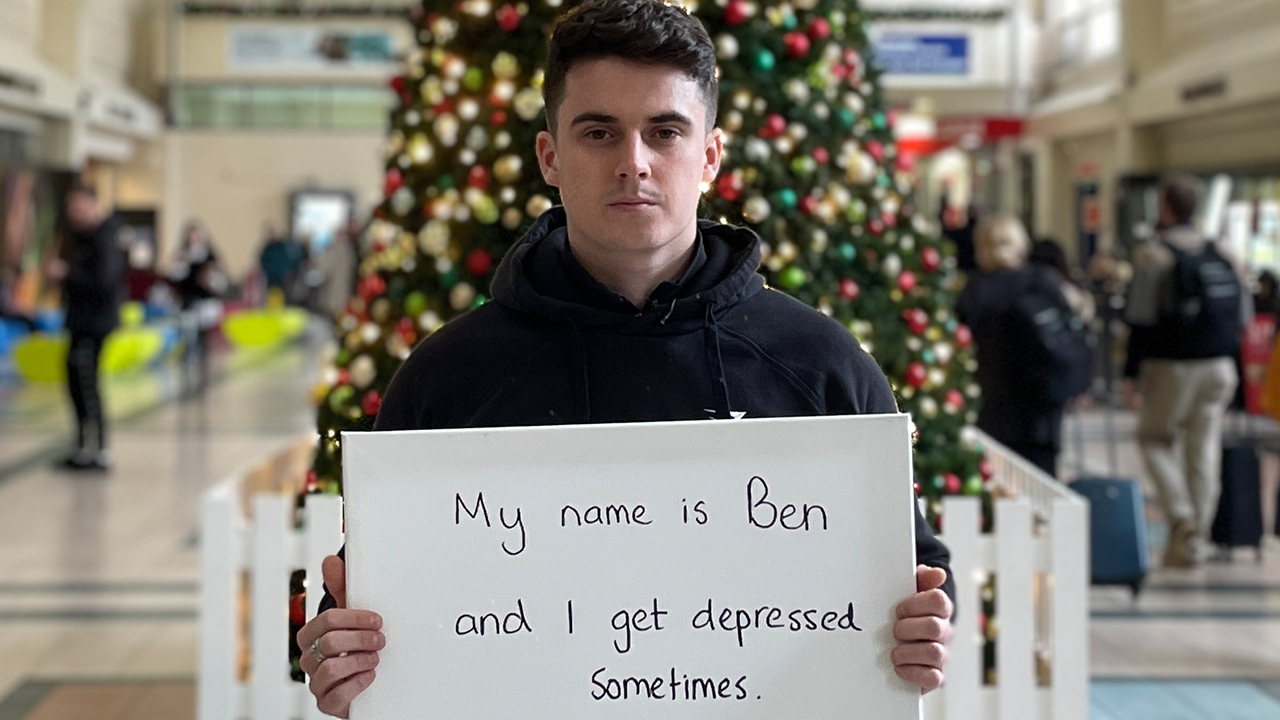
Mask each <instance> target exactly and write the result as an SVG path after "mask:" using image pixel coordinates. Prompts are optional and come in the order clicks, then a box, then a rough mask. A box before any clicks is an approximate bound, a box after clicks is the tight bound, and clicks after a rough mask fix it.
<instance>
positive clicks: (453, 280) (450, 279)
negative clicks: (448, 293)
mask: <svg viewBox="0 0 1280 720" xmlns="http://www.w3.org/2000/svg"><path fill="white" fill-rule="evenodd" d="M460 275H461V273H460V272H459V271H458V268H457V267H453V268H450V269H449V272H447V273H445V274H443V275H441V276H440V287H442V288H444V289H445V290H452V289H453V286H454V285H457V284H458V277H459V276H460Z"/></svg>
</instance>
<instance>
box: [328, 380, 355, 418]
mask: <svg viewBox="0 0 1280 720" xmlns="http://www.w3.org/2000/svg"><path fill="white" fill-rule="evenodd" d="M355 399H356V390H355V388H353V387H351V386H350V385H339V386H338V387H336V388H334V389H333V391H332V392H330V393H329V409H330V410H332V411H334V412H335V413H341V412H342V411H343V409H344V408H347V407H350V406H351V403H352V402H353V401H354V400H355Z"/></svg>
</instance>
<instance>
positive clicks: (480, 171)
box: [467, 165, 489, 190]
mask: <svg viewBox="0 0 1280 720" xmlns="http://www.w3.org/2000/svg"><path fill="white" fill-rule="evenodd" d="M467 184H468V185H470V186H471V187H473V188H479V189H481V190H483V189H485V188H487V187H489V169H488V168H486V167H485V166H483V165H472V166H471V170H469V171H468V172H467Z"/></svg>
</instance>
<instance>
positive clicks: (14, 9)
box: [0, 0, 41, 50]
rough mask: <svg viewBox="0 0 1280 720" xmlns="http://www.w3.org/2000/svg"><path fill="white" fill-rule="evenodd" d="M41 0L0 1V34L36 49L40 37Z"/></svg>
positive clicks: (10, 40)
mask: <svg viewBox="0 0 1280 720" xmlns="http://www.w3.org/2000/svg"><path fill="white" fill-rule="evenodd" d="M40 8H41V2H40V0H3V1H2V2H0V36H3V38H4V39H5V40H7V41H9V42H12V43H17V44H19V45H22V46H23V47H26V48H29V49H32V50H34V49H35V48H36V46H37V44H38V40H39V38H40Z"/></svg>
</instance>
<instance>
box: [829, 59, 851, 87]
mask: <svg viewBox="0 0 1280 720" xmlns="http://www.w3.org/2000/svg"><path fill="white" fill-rule="evenodd" d="M848 74H849V68H847V67H845V66H844V65H841V64H840V63H836V64H835V65H832V66H831V77H833V78H835V79H836V82H840V81H841V80H843V79H844V78H845V76H846V75H848Z"/></svg>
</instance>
